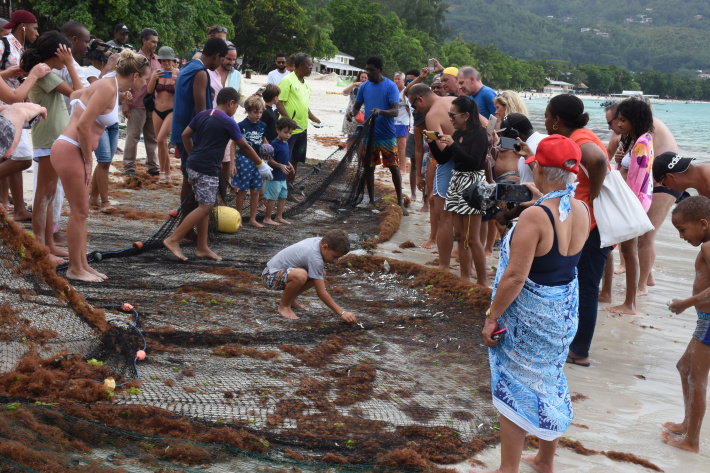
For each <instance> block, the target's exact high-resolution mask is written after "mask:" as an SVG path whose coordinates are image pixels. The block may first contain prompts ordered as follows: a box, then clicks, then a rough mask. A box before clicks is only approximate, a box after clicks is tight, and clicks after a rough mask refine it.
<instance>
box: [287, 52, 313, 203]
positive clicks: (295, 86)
mask: <svg viewBox="0 0 710 473" xmlns="http://www.w3.org/2000/svg"><path fill="white" fill-rule="evenodd" d="M295 66H296V69H294V71H293V72H292V73H291V74H289V75H287V76H286V77H284V78H283V79H281V82H279V88H280V89H281V95H279V102H278V103H277V104H276V107H277V109H278V111H279V113H280V114H281V116H282V117H288V118H291V119H292V120H294V121H295V122H296V123H297V124H298V126H299V128H296V129H295V130H293V134H292V135H291V138H290V139H289V140H288V148H289V151H290V155H291V156H290V159H291V164H292V165H293V169H294V170H295V171H298V163H303V162H305V161H306V148H307V146H308V135H307V132H308V119H311V120H312V121H313V123H320V120H319V119H318V118H316V116H315V115H313V114H312V113H311V110H310V109H309V108H308V105H309V103H310V101H311V86H310V85H309V84H308V82H306V80H305V78H306V77H308V76H310V75H311V69H312V68H313V61H312V60H311V57H310V56H309V55H308V54H305V53H298V54H296V62H295ZM295 177H296V173H295V172H294V173H293V174H290V175H289V177H287V178H286V179H287V183H288V184H291V182H293V179H294V178H295ZM295 198H296V197H295V196H294V195H293V192H292V188H291V186H290V185H289V200H294V199H295Z"/></svg>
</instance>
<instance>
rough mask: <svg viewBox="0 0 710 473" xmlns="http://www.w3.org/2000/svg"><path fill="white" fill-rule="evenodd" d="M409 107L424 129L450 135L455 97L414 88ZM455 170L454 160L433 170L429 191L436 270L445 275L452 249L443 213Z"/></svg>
mask: <svg viewBox="0 0 710 473" xmlns="http://www.w3.org/2000/svg"><path fill="white" fill-rule="evenodd" d="M408 94H409V103H410V104H411V106H412V108H413V109H414V110H416V111H417V112H419V113H421V114H423V115H426V121H425V125H426V129H427V130H428V131H436V132H439V133H441V134H442V135H452V134H453V133H454V125H453V124H452V123H451V119H450V118H449V111H450V110H451V102H453V101H454V98H455V97H439V96H438V95H436V94H434V92H432V91H431V89H430V88H429V87H428V86H426V85H424V84H416V85H414V86H412V87H410V88H409V91H408ZM430 146H439V147H440V148H441V149H443V148H444V146H443V145H441V143H440V142H438V141H435V142H432V143H431V144H430ZM453 169H454V166H453V160H451V161H449V162H448V163H446V164H439V165H438V166H436V174H435V176H434V183H433V186H432V187H433V188H432V195H433V201H432V204H433V206H434V215H436V220H437V233H436V245H437V247H438V249H439V269H440V270H442V271H448V270H449V265H450V261H451V250H452V248H453V245H454V232H453V229H454V227H453V221H452V218H451V212H447V211H446V210H445V209H444V203H445V202H446V193H447V192H448V190H449V182H450V181H451V173H452V171H453Z"/></svg>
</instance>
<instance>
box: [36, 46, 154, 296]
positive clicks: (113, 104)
mask: <svg viewBox="0 0 710 473" xmlns="http://www.w3.org/2000/svg"><path fill="white" fill-rule="evenodd" d="M149 73H150V63H149V62H148V59H147V58H146V57H145V56H141V55H139V54H136V53H134V52H132V51H130V50H128V49H124V50H123V51H122V52H121V58H120V60H119V62H118V65H117V66H116V72H114V73H111V74H108V75H106V76H105V77H104V78H103V79H100V80H97V81H96V82H94V83H93V84H91V85H90V86H89V87H88V88H87V89H84V90H82V91H79V92H75V93H74V94H72V95H73V97H72V98H73V100H72V102H71V104H72V110H71V118H70V119H69V124H68V125H67V127H66V128H65V129H64V132H63V133H62V134H61V135H59V137H58V138H57V141H55V142H54V145H52V151H51V156H50V159H51V162H52V166H54V169H55V170H56V171H57V175H58V176H59V179H61V181H62V184H63V185H64V191H65V193H66V196H67V200H69V207H70V209H71V211H70V214H69V223H68V224H67V241H68V249H69V268H68V269H67V278H69V279H78V280H81V281H86V282H101V281H103V280H105V279H106V275H104V274H101V273H99V272H98V271H96V270H94V269H93V268H91V267H90V266H89V263H88V261H87V259H86V218H87V216H88V214H89V185H90V184H91V168H92V160H93V159H92V158H93V156H92V155H93V151H94V150H95V149H96V147H97V146H98V144H99V138H101V134H102V133H103V132H104V129H105V128H106V127H107V126H109V125H112V124H114V123H116V122H117V121H118V94H119V93H120V92H124V91H126V90H128V89H133V90H139V89H140V88H141V87H143V86H144V85H145V83H146V82H147V80H148V74H149Z"/></svg>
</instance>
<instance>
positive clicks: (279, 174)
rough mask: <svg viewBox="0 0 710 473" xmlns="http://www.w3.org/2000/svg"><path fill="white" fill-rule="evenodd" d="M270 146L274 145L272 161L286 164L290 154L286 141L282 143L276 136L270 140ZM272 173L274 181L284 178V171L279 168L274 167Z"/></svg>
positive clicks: (283, 179)
mask: <svg viewBox="0 0 710 473" xmlns="http://www.w3.org/2000/svg"><path fill="white" fill-rule="evenodd" d="M271 146H273V147H274V161H276V162H277V163H279V164H283V165H284V166H288V163H289V156H290V155H289V149H288V143H284V142H283V141H281V140H280V139H278V138H276V139H275V140H273V141H272V142H271ZM272 174H273V175H274V181H285V180H286V174H284V172H283V171H282V170H281V169H279V168H276V167H275V168H274V170H273V172H272Z"/></svg>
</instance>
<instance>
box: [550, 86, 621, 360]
mask: <svg viewBox="0 0 710 473" xmlns="http://www.w3.org/2000/svg"><path fill="white" fill-rule="evenodd" d="M588 122H589V114H587V113H585V112H584V103H583V102H582V101H581V100H580V99H579V98H578V97H575V96H574V95H568V94H562V95H557V96H555V97H553V98H552V99H551V100H550V103H549V104H548V106H547V109H546V110H545V129H547V133H548V134H549V135H550V136H552V135H562V136H566V137H568V138H569V139H571V140H572V141H574V142H575V143H576V144H577V146H579V149H580V151H581V152H582V161H581V164H582V165H583V166H584V169H583V170H582V172H580V173H578V174H577V183H578V184H577V189H576V191H575V198H576V199H579V200H581V201H582V202H584V203H585V204H587V207H588V208H589V212H590V214H591V217H592V225H591V231H590V232H589V238H587V242H586V243H585V244H584V249H583V250H582V256H581V257H580V258H579V264H577V271H578V274H579V325H578V327H577V334H576V335H575V336H574V340H572V343H571V344H570V346H569V356H568V357H567V363H573V364H576V365H580V366H589V347H590V346H591V344H592V338H593V337H594V328H595V327H596V324H597V308H598V306H599V283H600V282H601V279H602V274H604V265H605V264H606V258H607V255H608V254H609V250H610V247H606V248H601V239H600V237H599V229H598V228H597V223H596V221H595V220H594V205H593V204H592V202H594V199H595V198H596V197H597V195H599V191H600V190H601V188H602V184H603V183H604V178H606V175H607V174H608V173H609V172H610V171H611V166H610V165H609V160H608V158H607V154H606V147H605V146H604V143H602V141H601V140H600V139H599V137H598V136H597V135H595V134H594V132H593V131H592V130H590V129H588V128H585V127H586V126H587V123H588ZM543 141H544V140H543ZM538 146H539V145H538ZM585 170H586V171H585Z"/></svg>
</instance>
